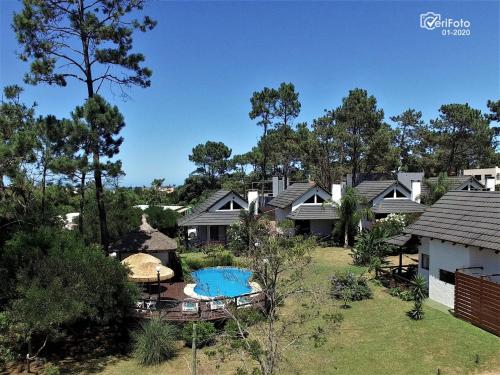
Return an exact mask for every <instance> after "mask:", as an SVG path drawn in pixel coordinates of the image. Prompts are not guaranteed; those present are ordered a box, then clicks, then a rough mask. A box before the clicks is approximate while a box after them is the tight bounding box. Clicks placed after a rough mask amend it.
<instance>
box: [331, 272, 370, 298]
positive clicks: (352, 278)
mask: <svg viewBox="0 0 500 375" xmlns="http://www.w3.org/2000/svg"><path fill="white" fill-rule="evenodd" d="M331 282H332V296H333V298H335V299H339V300H344V298H345V296H346V295H347V293H350V300H351V301H361V300H363V299H367V298H371V297H372V291H371V289H370V287H369V286H368V280H367V279H366V278H365V277H364V276H363V275H360V276H356V275H355V274H354V273H352V272H347V273H343V274H339V275H333V276H332V279H331ZM344 290H348V291H349V292H345V291H344Z"/></svg>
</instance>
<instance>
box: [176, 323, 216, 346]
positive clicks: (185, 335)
mask: <svg viewBox="0 0 500 375" xmlns="http://www.w3.org/2000/svg"><path fill="white" fill-rule="evenodd" d="M216 332H217V330H216V328H215V326H214V324H213V323H211V322H196V347H197V348H202V347H204V346H206V345H210V344H212V343H213V342H214V340H215V334H216ZM181 337H182V339H183V340H184V341H185V343H186V345H187V346H191V345H192V340H193V323H186V324H185V325H184V327H183V328H182V332H181Z"/></svg>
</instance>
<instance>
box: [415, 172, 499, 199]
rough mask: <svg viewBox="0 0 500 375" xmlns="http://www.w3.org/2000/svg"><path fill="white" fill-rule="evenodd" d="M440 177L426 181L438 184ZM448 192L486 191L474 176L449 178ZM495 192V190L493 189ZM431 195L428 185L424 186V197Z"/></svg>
mask: <svg viewBox="0 0 500 375" xmlns="http://www.w3.org/2000/svg"><path fill="white" fill-rule="evenodd" d="M438 179H439V177H429V178H426V179H425V181H426V182H428V183H431V184H435V183H436V182H438ZM447 181H448V183H449V186H448V190H485V186H484V185H483V184H482V183H481V182H479V181H478V180H477V179H476V178H475V177H474V176H448V177H447ZM493 190H494V189H493ZM428 193H429V187H428V186H427V184H425V183H424V184H423V185H422V195H423V194H428Z"/></svg>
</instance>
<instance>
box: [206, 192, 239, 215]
mask: <svg viewBox="0 0 500 375" xmlns="http://www.w3.org/2000/svg"><path fill="white" fill-rule="evenodd" d="M230 201H235V202H236V203H238V204H239V205H240V206H241V207H243V208H244V209H246V210H248V203H247V202H246V201H245V200H243V199H241V198H240V197H239V196H238V195H236V194H234V193H231V194H228V195H227V196H226V197H224V198H223V199H221V200H220V201H218V202H217V203H216V204H214V205H213V206H212V207H210V209H209V211H210V212H214V211H217V210H218V209H219V208H221V207H222V206H224V205H225V204H226V203H227V202H230ZM238 210H240V209H238Z"/></svg>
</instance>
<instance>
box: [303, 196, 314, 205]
mask: <svg viewBox="0 0 500 375" xmlns="http://www.w3.org/2000/svg"><path fill="white" fill-rule="evenodd" d="M314 197H315V196H314V195H313V196H311V197H310V198H307V200H306V201H304V203H314Z"/></svg>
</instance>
